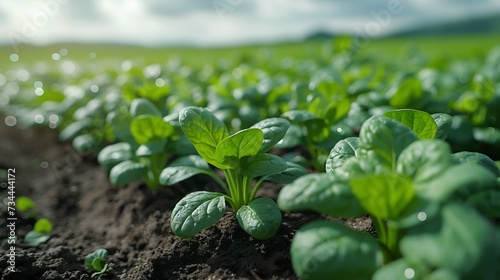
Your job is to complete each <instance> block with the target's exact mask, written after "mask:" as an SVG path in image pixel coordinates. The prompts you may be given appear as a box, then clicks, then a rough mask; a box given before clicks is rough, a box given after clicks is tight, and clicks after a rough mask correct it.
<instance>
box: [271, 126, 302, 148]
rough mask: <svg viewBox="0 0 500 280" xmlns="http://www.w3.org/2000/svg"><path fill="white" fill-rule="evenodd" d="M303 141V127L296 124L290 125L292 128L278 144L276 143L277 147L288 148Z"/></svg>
mask: <svg viewBox="0 0 500 280" xmlns="http://www.w3.org/2000/svg"><path fill="white" fill-rule="evenodd" d="M301 141H302V129H301V128H300V127H299V126H298V125H295V124H292V125H290V128H289V129H288V130H287V132H286V133H285V136H284V137H283V139H282V140H281V141H279V142H278V144H276V145H275V147H277V148H281V149H287V148H292V147H295V146H298V145H300V143H301Z"/></svg>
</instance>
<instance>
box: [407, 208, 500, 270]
mask: <svg viewBox="0 0 500 280" xmlns="http://www.w3.org/2000/svg"><path fill="white" fill-rule="evenodd" d="M497 241H498V240H496V238H495V228H494V227H493V226H492V225H491V224H490V223H489V221H488V220H486V219H484V218H483V217H481V215H479V214H478V213H477V212H475V211H474V210H472V209H471V208H468V207H464V206H462V205H459V204H456V203H449V204H446V205H445V206H444V207H443V209H442V211H441V215H440V216H437V217H436V218H433V219H429V220H427V221H425V222H422V223H421V224H420V225H419V226H417V227H414V228H412V229H410V230H409V231H408V232H407V234H406V235H405V236H404V237H403V239H402V240H401V242H400V250H401V253H402V254H403V256H404V257H405V258H406V259H408V260H411V261H414V262H418V263H422V264H426V265H427V266H428V267H434V268H443V269H449V270H451V271H454V272H458V273H459V274H460V275H461V279H495V277H494V275H493V273H494V271H495V269H494V268H495V267H496V266H497V265H498V263H497V260H495V258H494V257H492V255H494V254H495V253H496V254H498V250H499V249H498V244H497V243H496V242H497ZM457 244H458V246H457ZM495 251H496V252H495Z"/></svg>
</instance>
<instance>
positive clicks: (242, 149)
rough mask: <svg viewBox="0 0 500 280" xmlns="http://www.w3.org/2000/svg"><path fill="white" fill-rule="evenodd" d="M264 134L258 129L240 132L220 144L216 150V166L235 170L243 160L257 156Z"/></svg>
mask: <svg viewBox="0 0 500 280" xmlns="http://www.w3.org/2000/svg"><path fill="white" fill-rule="evenodd" d="M263 140H264V133H263V132H262V130H260V129H258V128H249V129H244V130H241V131H238V132H237V133H235V134H233V135H231V136H229V137H227V138H226V139H224V140H222V142H220V143H219V144H218V145H217V147H216V149H215V158H216V159H217V164H214V165H215V166H217V167H219V168H221V169H225V168H235V167H236V166H237V165H238V164H239V161H240V159H241V158H243V157H249V156H253V155H256V154H257V153H258V152H259V150H260V147H262V141H263Z"/></svg>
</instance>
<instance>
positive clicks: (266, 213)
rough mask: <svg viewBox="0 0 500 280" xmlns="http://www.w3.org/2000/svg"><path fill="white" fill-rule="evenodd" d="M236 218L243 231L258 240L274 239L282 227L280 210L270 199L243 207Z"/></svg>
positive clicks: (252, 202) (255, 201)
mask: <svg viewBox="0 0 500 280" xmlns="http://www.w3.org/2000/svg"><path fill="white" fill-rule="evenodd" d="M236 217H237V218H238V223H239V224H240V226H241V227H242V228H243V230H244V231H246V232H247V233H248V234H250V235H251V236H252V237H254V238H256V239H268V238H271V237H273V236H274V235H275V234H276V232H277V231H278V229H279V227H280V225H281V212H280V209H279V208H278V205H276V202H274V200H272V199H270V198H268V197H264V198H257V199H255V200H253V201H251V202H250V203H249V204H248V205H243V206H241V208H240V209H238V212H236Z"/></svg>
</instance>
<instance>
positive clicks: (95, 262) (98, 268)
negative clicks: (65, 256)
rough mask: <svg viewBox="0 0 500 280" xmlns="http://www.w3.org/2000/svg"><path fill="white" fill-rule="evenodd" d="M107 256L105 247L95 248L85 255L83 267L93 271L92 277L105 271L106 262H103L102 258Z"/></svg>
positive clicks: (106, 267) (106, 268)
mask: <svg viewBox="0 0 500 280" xmlns="http://www.w3.org/2000/svg"><path fill="white" fill-rule="evenodd" d="M107 256H108V251H107V250H106V249H97V250H95V251H94V252H92V253H90V254H88V255H87V256H86V257H85V267H86V268H87V269H88V270H90V272H94V273H93V274H92V277H96V276H98V275H102V274H104V273H106V270H108V264H107V263H106V264H105V263H104V260H105V259H106V257H107Z"/></svg>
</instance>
